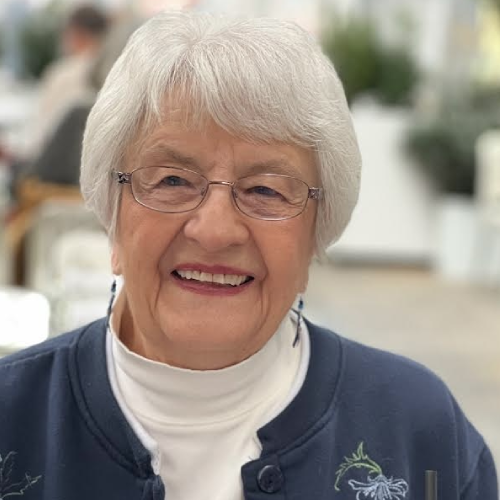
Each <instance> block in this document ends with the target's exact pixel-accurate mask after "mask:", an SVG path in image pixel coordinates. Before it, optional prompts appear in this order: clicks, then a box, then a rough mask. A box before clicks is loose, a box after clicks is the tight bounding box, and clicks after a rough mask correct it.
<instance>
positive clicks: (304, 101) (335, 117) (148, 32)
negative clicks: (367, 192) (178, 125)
mask: <svg viewBox="0 0 500 500" xmlns="http://www.w3.org/2000/svg"><path fill="white" fill-rule="evenodd" d="M179 103H180V104H181V106H182V108H183V110H184V111H185V114H186V119H187V120H188V123H187V125H196V124H198V125H199V124H200V123H201V122H200V120H206V119H212V120H213V121H214V122H215V123H216V124H217V125H219V126H220V127H222V128H223V129H225V130H226V131H228V132H229V133H230V134H232V135H234V136H236V137H240V138H243V139H246V140H249V141H254V142H256V143H259V142H260V143H270V142H284V143H288V144H293V145H298V146H301V147H305V148H309V149H310V150H312V151H313V152H314V154H315V159H316V168H317V170H318V174H319V177H320V179H321V184H322V187H323V188H324V193H325V195H324V197H323V199H322V200H320V201H319V206H318V214H317V221H316V228H315V229H316V231H315V234H316V253H317V254H318V255H322V254H323V252H324V250H325V249H326V248H327V247H328V246H329V245H330V244H332V243H333V242H334V241H336V240H337V239H338V237H339V236H340V235H341V234H342V232H343V230H344V229H345V227H346V225H347V223H348V221H349V219H350V217H351V214H352V211H353V209H354V206H355V204H356V202H357V198H358V191H359V182H360V168H361V159H360V152H359V148H358V145H357V141H356V137H355V133H354V129H353V126H352V122H351V117H350V113H349V110H348V106H347V103H346V99H345V94H344V91H343V88H342V85H341V83H340V81H339V78H338V76H337V74H336V72H335V69H334V68H333V66H332V64H331V62H330V61H329V59H328V58H327V57H326V56H325V55H324V54H323V53H322V51H321V48H320V46H319V45H318V43H317V42H316V41H315V40H314V38H313V37H312V36H311V35H310V34H309V33H307V32H306V31H305V30H303V29H302V28H300V27H299V26H297V25H296V24H294V23H291V22H287V21H281V20H276V19H267V18H253V19H233V18H228V17H222V16H214V15H211V14H207V13H199V12H163V13H160V14H158V15H157V16H155V17H153V18H151V19H150V20H148V21H147V22H146V23H145V24H144V25H142V26H141V27H140V28H139V29H138V30H137V31H136V32H135V33H134V34H133V35H132V36H131V37H130V39H129V41H128V43H127V45H126V47H125V49H124V51H123V53H122V54H121V56H120V58H119V59H118V60H117V62H116V63H115V65H114V67H113V68H112V69H111V71H110V73H109V75H108V77H107V79H106V82H105V84H104V86H103V88H102V89H101V92H100V94H99V97H98V99H97V101H96V103H95V105H94V107H93V109H92V111H91V113H90V116H89V119H88V122H87V127H86V131H85V135H84V140H83V152H82V164H81V168H82V172H81V188H82V194H83V197H84V199H85V202H86V205H87V206H88V207H89V208H90V209H91V210H92V211H93V212H94V213H95V214H96V215H97V217H98V218H99V220H100V221H101V223H102V224H103V225H104V227H105V228H106V230H107V232H108V235H109V236H110V238H111V239H112V238H113V237H114V231H115V226H116V218H117V212H118V206H119V200H120V189H119V185H118V184H117V183H116V181H115V180H114V179H113V178H112V176H111V172H112V171H113V170H119V169H120V168H122V166H123V161H124V155H125V152H126V151H127V146H128V145H129V144H131V143H132V142H133V141H135V140H137V138H138V137H140V136H141V133H144V131H145V130H147V129H148V127H150V126H152V125H153V124H157V123H159V122H160V121H161V120H162V117H163V116H164V112H165V110H167V109H168V107H169V104H179Z"/></svg>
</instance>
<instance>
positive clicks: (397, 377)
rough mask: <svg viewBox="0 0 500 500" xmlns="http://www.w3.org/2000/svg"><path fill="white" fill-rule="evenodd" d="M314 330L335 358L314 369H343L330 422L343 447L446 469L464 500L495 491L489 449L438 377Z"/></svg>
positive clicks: (318, 341)
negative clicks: (362, 446)
mask: <svg viewBox="0 0 500 500" xmlns="http://www.w3.org/2000/svg"><path fill="white" fill-rule="evenodd" d="M308 329H309V332H310V336H311V345H312V346H313V345H314V344H315V343H316V344H317V347H316V350H318V346H319V349H321V351H322V352H327V353H329V354H323V356H322V357H321V356H317V357H316V358H314V357H313V356H311V363H314V362H315V359H316V360H319V361H320V362H323V363H324V362H325V361H324V360H325V359H328V358H330V359H337V360H338V363H339V364H340V366H339V375H338V379H337V386H336V390H335V395H334V397H333V401H332V404H331V407H330V421H331V422H332V423H333V425H334V427H335V428H336V429H341V431H339V432H341V434H342V438H340V440H339V439H337V444H339V441H342V442H344V441H345V442H346V443H349V444H346V447H347V448H348V449H349V447H350V448H353V446H354V449H355V445H356V444H357V443H360V442H365V443H366V444H367V445H370V447H371V448H372V449H375V450H378V451H379V452H380V453H381V455H382V456H386V457H392V458H391V459H390V461H392V462H394V461H396V462H397V461H398V460H399V461H400V462H401V463H407V464H412V465H411V467H410V466H408V467H410V468H412V469H419V468H421V469H422V470H425V469H426V468H427V469H436V470H441V471H442V476H443V479H444V480H445V482H446V483H448V484H450V483H454V484H455V485H456V486H457V487H459V489H460V490H461V491H462V492H464V494H463V495H462V496H461V497H460V498H464V499H465V498H467V499H468V498H479V497H480V496H481V495H479V496H477V497H476V496H474V494H475V493H472V495H471V494H469V493H467V494H465V492H466V491H469V492H477V491H481V492H485V491H490V490H491V491H496V486H495V485H496V479H495V471H494V465H493V459H492V457H491V454H490V451H489V450H488V447H487V445H486V444H485V442H484V439H483V437H482V436H481V435H480V433H479V432H478V431H477V430H476V429H475V428H474V426H473V425H472V424H471V423H470V422H469V420H468V419H467V417H466V416H465V414H464V413H463V411H462V409H461V408H460V406H459V404H458V403H457V401H456V400H455V398H454V397H453V395H452V394H451V392H450V390H449V388H448V387H447V386H446V384H445V383H444V382H443V380H442V379H441V378H440V377H439V376H437V375H436V374H435V373H433V372H432V371H431V370H429V369H428V368H426V367H425V366H423V365H422V364H420V363H417V362H415V361H412V360H411V359H408V358H406V357H404V356H400V355H397V354H394V353H391V352H387V351H383V350H380V349H376V348H373V347H368V346H366V345H362V344H360V343H357V342H354V341H352V340H348V339H346V338H343V337H341V336H339V335H337V334H336V333H334V332H332V331H330V330H327V329H325V328H320V327H317V326H315V325H311V324H308ZM336 350H337V351H339V353H337V354H335V351H336ZM313 351H314V347H313V348H312V349H311V352H313ZM321 360H323V361H321ZM396 457H400V458H396ZM401 457H403V458H401ZM388 460H389V459H388ZM411 473H412V472H411V471H410V470H408V471H406V472H405V474H406V476H407V477H410V476H411ZM488 488H489V489H488ZM484 498H490V497H488V496H484ZM491 498H492V497H491Z"/></svg>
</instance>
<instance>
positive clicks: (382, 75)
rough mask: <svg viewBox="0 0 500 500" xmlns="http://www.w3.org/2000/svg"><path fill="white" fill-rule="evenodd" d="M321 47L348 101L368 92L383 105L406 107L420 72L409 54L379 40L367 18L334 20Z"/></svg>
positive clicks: (401, 47) (406, 49)
mask: <svg viewBox="0 0 500 500" xmlns="http://www.w3.org/2000/svg"><path fill="white" fill-rule="evenodd" d="M322 45H323V49H324V51H325V53H326V54H327V56H328V57H329V58H330V59H331V60H332V61H333V63H334V65H335V68H336V70H337V72H338V74H339V77H340V79H341V80H342V83H343V85H344V89H345V92H346V96H347V100H348V101H349V103H352V102H353V101H354V100H355V99H356V98H357V97H358V96H360V95H362V94H366V93H369V94H371V95H373V96H374V97H376V98H377V99H378V100H379V101H380V102H381V103H383V104H386V105H389V106H391V105H408V104H410V102H411V97H412V91H413V89H414V87H415V84H416V83H417V80H418V76H419V71H418V68H417V64H416V62H415V60H414V58H413V56H412V53H411V51H410V50H409V49H408V48H407V47H405V46H403V45H400V46H390V45H388V44H386V43H384V42H382V40H381V39H380V37H379V35H378V33H377V30H376V28H375V25H374V24H373V23H372V22H370V21H369V20H367V19H363V18H351V19H349V20H346V21H345V22H339V21H336V22H334V23H333V25H330V26H329V27H328V28H327V29H325V30H324V33H323V36H322Z"/></svg>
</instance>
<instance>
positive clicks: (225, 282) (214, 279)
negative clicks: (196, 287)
mask: <svg viewBox="0 0 500 500" xmlns="http://www.w3.org/2000/svg"><path fill="white" fill-rule="evenodd" d="M173 274H174V276H176V277H177V278H180V279H182V280H193V281H195V282H200V283H209V284H212V285H214V284H215V285H218V286H230V287H237V286H241V285H243V284H245V283H248V282H249V281H252V280H253V278H252V277H251V276H245V275H238V274H215V273H207V272H203V271H197V270H181V269H178V270H177V269H176V270H174V271H173Z"/></svg>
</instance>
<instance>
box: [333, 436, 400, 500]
mask: <svg viewBox="0 0 500 500" xmlns="http://www.w3.org/2000/svg"><path fill="white" fill-rule="evenodd" d="M352 469H358V470H359V469H366V470H367V473H368V476H367V480H366V482H362V481H356V480H354V479H350V480H348V481H347V484H349V486H350V487H351V488H352V489H353V490H354V491H357V493H356V500H363V499H373V500H402V499H403V498H405V497H406V494H407V493H408V489H409V488H408V483H407V482H406V481H404V480H403V479H394V478H392V477H390V478H388V477H387V476H385V475H384V473H383V471H382V468H381V467H380V465H379V464H377V462H375V461H374V460H372V459H371V458H370V457H369V456H368V455H367V454H366V453H365V451H364V450H363V442H361V443H359V445H358V449H357V450H356V451H355V452H354V453H353V454H352V456H351V457H344V461H343V462H342V463H341V464H340V467H339V468H338V469H337V471H336V472H335V476H336V477H337V478H336V480H335V490H336V491H340V487H339V484H340V482H341V480H342V478H343V477H344V476H345V475H346V474H347V473H348V472H349V471H351V470H352Z"/></svg>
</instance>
